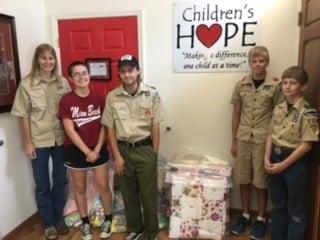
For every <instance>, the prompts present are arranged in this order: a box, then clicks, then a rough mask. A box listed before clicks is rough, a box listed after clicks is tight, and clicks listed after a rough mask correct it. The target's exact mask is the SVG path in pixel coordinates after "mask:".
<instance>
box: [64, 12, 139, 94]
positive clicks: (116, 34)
mask: <svg viewBox="0 0 320 240" xmlns="http://www.w3.org/2000/svg"><path fill="white" fill-rule="evenodd" d="M58 28H59V45H60V53H61V65H62V73H63V75H64V76H67V68H68V65H69V64H70V63H71V62H73V61H85V59H86V58H110V59H111V79H110V80H92V81H91V89H92V90H93V91H96V92H98V93H99V94H101V95H102V96H106V94H107V93H108V92H109V91H111V90H112V89H114V88H116V87H117V86H118V85H119V81H118V74H117V61H118V59H119V58H120V57H121V56H122V55H124V54H132V55H135V56H137V57H138V53H139V51H138V33H137V17H136V16H128V17H106V18H87V19H67V20H59V21H58Z"/></svg>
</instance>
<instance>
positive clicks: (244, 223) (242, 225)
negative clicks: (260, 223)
mask: <svg viewBox="0 0 320 240" xmlns="http://www.w3.org/2000/svg"><path fill="white" fill-rule="evenodd" d="M249 225H250V220H249V219H247V218H245V217H244V216H242V215H241V216H239V217H238V218H237V220H236V222H235V223H234V224H233V225H232V227H231V233H232V234H234V235H236V236H239V235H240V234H242V233H244V232H245V231H246V228H247V227H248V226H249Z"/></svg>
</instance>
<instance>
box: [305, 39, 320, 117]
mask: <svg viewBox="0 0 320 240" xmlns="http://www.w3.org/2000/svg"><path fill="white" fill-rule="evenodd" d="M308 56H313V57H308ZM304 59H305V60H304V68H305V69H306V71H307V72H308V75H309V78H310V81H309V83H308V88H307V90H306V92H305V97H306V99H307V100H308V101H309V102H310V103H311V104H312V105H313V106H315V107H316V108H317V110H318V112H320V102H319V100H320V99H319V98H318V97H317V96H319V90H320V86H319V81H318V80H317V79H318V78H319V76H320V38H317V39H315V40H312V41H308V42H307V43H306V44H305V51H304ZM315 63H318V64H315Z"/></svg>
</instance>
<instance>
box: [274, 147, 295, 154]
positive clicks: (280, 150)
mask: <svg viewBox="0 0 320 240" xmlns="http://www.w3.org/2000/svg"><path fill="white" fill-rule="evenodd" d="M272 148H273V151H274V152H275V153H276V154H278V155H280V154H285V155H287V154H291V153H292V152H293V151H294V150H295V148H289V147H279V146H276V145H273V146H272Z"/></svg>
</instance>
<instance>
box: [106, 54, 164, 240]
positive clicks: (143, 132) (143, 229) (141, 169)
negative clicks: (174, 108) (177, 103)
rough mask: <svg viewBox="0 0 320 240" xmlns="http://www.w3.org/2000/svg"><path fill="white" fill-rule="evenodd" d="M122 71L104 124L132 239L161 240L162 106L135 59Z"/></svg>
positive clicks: (128, 57) (124, 63) (122, 63)
mask: <svg viewBox="0 0 320 240" xmlns="http://www.w3.org/2000/svg"><path fill="white" fill-rule="evenodd" d="M118 70H119V79H120V80H121V82H122V86H120V87H118V88H116V89H115V90H113V91H111V92H110V93H109V95H108V97H107V100H106V106H105V109H104V112H103V116H102V120H101V122H102V124H103V125H105V126H107V130H108V137H109V141H110V145H111V150H112V153H113V156H114V164H115V171H116V173H117V175H118V176H119V185H120V189H121V191H122V195H123V199H124V204H125V211H126V220H127V231H128V233H129V234H128V236H127V237H126V239H127V240H138V239H140V238H142V237H143V235H145V236H146V238H147V239H155V238H156V236H157V234H158V231H159V229H158V225H159V223H158V216H157V153H158V149H159V140H160V136H159V122H160V115H161V109H162V105H161V101H160V97H159V95H158V92H157V91H156V90H155V89H154V88H152V87H149V86H147V85H145V84H144V83H143V82H141V79H140V68H139V63H138V60H137V59H136V58H135V57H134V56H131V55H125V56H123V57H121V58H120V60H119V62H118ZM141 205H142V207H143V217H142V212H141V209H140V206H141Z"/></svg>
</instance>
